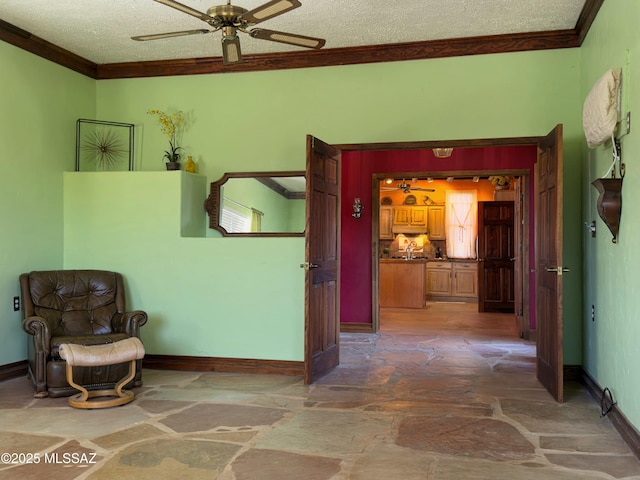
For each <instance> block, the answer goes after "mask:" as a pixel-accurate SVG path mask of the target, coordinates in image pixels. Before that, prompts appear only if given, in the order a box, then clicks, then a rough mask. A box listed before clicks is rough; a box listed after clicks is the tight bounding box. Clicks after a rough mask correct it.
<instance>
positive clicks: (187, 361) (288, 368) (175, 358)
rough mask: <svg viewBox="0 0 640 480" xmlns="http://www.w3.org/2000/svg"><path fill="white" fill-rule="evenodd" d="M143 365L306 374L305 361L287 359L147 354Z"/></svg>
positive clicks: (153, 367)
mask: <svg viewBox="0 0 640 480" xmlns="http://www.w3.org/2000/svg"><path fill="white" fill-rule="evenodd" d="M142 367H143V368H151V369H156V370H179V371H193V372H226V373H256V374H271V375H290V376H295V377H303V376H304V362H293V361H286V360H254V359H246V358H218V357H191V356H182V355H145V357H144V359H143V360H142Z"/></svg>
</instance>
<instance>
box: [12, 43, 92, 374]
mask: <svg viewBox="0 0 640 480" xmlns="http://www.w3.org/2000/svg"><path fill="white" fill-rule="evenodd" d="M0 65H1V67H0V166H1V167H2V174H1V175H0V226H1V229H2V234H1V238H2V243H1V248H0V312H1V315H0V338H1V339H2V344H1V345H2V348H0V365H5V364H8V363H13V362H18V361H21V360H24V359H25V358H26V355H27V354H26V345H27V338H26V334H25V333H24V332H23V331H22V327H21V320H22V312H14V311H13V308H12V298H13V297H14V296H18V295H19V286H18V276H19V275H20V273H23V272H28V271H30V270H35V269H58V268H61V267H62V266H63V256H62V255H63V253H62V244H63V216H62V172H63V171H65V170H73V169H74V168H75V128H76V120H77V119H78V118H81V117H88V118H93V117H94V116H95V114H96V113H95V112H96V110H95V103H96V82H95V81H94V80H91V79H89V78H86V77H84V76H82V75H80V74H78V73H75V72H72V71H71V70H68V69H66V68H64V67H61V66H59V65H56V64H53V63H51V62H49V61H46V60H44V59H42V58H40V57H37V56H34V55H32V54H30V53H27V52H25V51H23V50H21V49H19V48H16V47H14V46H12V45H9V44H7V43H4V42H0Z"/></svg>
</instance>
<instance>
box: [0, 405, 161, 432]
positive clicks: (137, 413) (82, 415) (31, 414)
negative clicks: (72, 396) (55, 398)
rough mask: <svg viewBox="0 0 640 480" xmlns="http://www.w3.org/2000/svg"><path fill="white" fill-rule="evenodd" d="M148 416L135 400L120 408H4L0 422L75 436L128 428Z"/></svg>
mask: <svg viewBox="0 0 640 480" xmlns="http://www.w3.org/2000/svg"><path fill="white" fill-rule="evenodd" d="M116 412H117V413H116ZM148 418H149V416H148V414H147V413H146V412H144V411H143V410H142V409H140V408H138V407H136V406H135V405H134V404H129V405H123V406H121V407H118V408H117V410H114V409H101V410H88V409H87V410H80V409H76V408H72V407H65V408H55V409H45V408H36V409H29V410H25V409H20V410H13V409H7V410H2V409H0V425H2V428H3V429H6V430H11V431H18V432H32V433H42V434H45V435H69V436H73V435H76V434H77V433H78V431H81V432H82V435H83V436H85V437H97V436H101V435H107V434H109V433H113V432H116V431H118V430H121V429H123V428H128V427H129V426H130V425H134V424H137V423H139V422H144V421H145V420H146V419H148Z"/></svg>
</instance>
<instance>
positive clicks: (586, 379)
mask: <svg viewBox="0 0 640 480" xmlns="http://www.w3.org/2000/svg"><path fill="white" fill-rule="evenodd" d="M581 370H582V376H581V377H582V378H581V380H582V383H583V384H584V385H585V387H586V389H587V391H588V392H589V393H590V394H591V396H592V397H593V398H594V399H595V400H596V402H598V404H600V402H601V400H602V393H603V391H604V389H603V388H602V387H601V386H600V385H598V382H596V381H595V380H594V379H593V377H592V376H591V375H589V373H587V372H586V371H585V370H584V369H583V368H581ZM614 400H615V399H614ZM607 416H608V417H609V419H610V420H611V423H612V424H613V426H614V427H615V429H616V430H617V431H618V433H619V434H620V436H621V437H622V438H623V440H624V441H625V442H626V443H627V445H629V448H630V449H631V451H633V453H634V454H635V456H636V457H638V458H640V433H639V432H638V430H636V428H635V427H634V426H633V424H632V423H631V422H630V421H629V420H628V419H627V417H625V416H624V414H623V413H622V412H621V411H620V410H619V409H618V407H617V406H614V407H613V409H612V410H611V412H609V414H608V415H607Z"/></svg>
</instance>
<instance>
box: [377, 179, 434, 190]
mask: <svg viewBox="0 0 640 480" xmlns="http://www.w3.org/2000/svg"><path fill="white" fill-rule="evenodd" d="M380 190H383V191H394V190H402V193H411V192H413V191H416V192H435V189H433V188H422V187H412V186H411V185H410V184H408V183H407V182H406V181H405V180H404V178H403V179H402V182H401V183H398V184H397V185H396V186H395V187H381V188H380Z"/></svg>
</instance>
